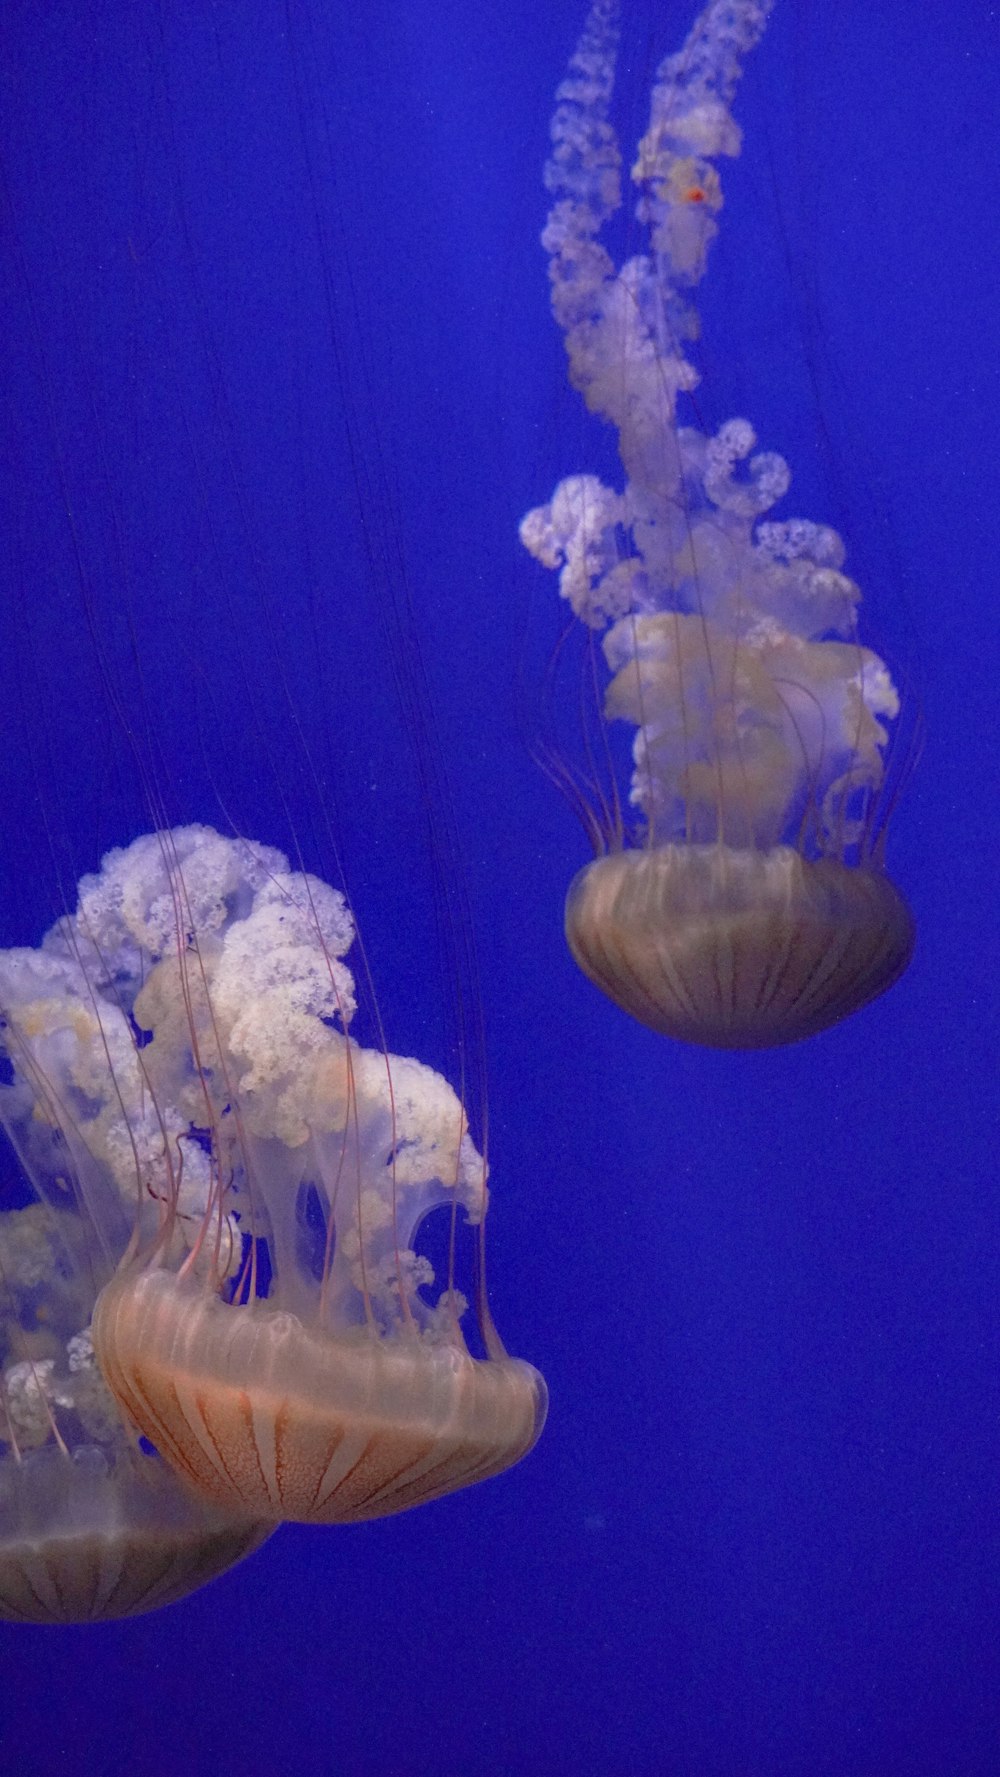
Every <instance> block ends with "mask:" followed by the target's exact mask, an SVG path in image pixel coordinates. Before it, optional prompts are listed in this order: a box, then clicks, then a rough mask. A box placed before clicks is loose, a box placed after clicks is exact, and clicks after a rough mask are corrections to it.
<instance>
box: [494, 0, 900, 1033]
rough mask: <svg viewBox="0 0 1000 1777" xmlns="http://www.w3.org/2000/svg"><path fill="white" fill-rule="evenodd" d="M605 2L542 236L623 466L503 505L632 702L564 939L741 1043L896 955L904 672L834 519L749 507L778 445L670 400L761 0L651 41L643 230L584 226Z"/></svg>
mask: <svg viewBox="0 0 1000 1777" xmlns="http://www.w3.org/2000/svg"><path fill="white" fill-rule="evenodd" d="M616 10H617V9H616V7H615V6H614V5H613V4H611V3H610V0H597V4H595V5H594V7H593V8H592V10H591V13H590V16H589V19H588V22H587V27H586V29H585V32H584V36H583V38H582V39H581V42H580V44H579V46H578V48H577V51H576V54H575V55H574V58H573V61H572V63H571V66H570V71H569V74H568V76H567V79H566V80H565V81H564V82H563V84H562V86H561V87H560V90H559V94H558V106H557V109H556V113H555V116H554V119H553V125H552V136H553V144H554V147H553V154H552V157H551V159H550V161H549V163H548V166H547V168H546V183H547V185H548V187H549V189H550V190H551V191H552V193H553V194H554V197H555V200H556V201H555V204H554V207H553V209H552V211H551V213H550V215H549V219H548V223H547V225H546V229H545V233H544V235H543V237H542V238H543V243H544V245H545V247H546V249H547V251H548V254H549V270H550V277H551V281H552V304H553V310H554V313H555V316H556V319H557V320H558V322H559V324H560V326H561V327H562V329H563V331H564V334H565V339H566V349H567V354H568V357H569V365H570V379H571V381H572V382H573V384H574V385H575V387H576V388H577V389H578V390H579V391H580V393H581V394H582V395H583V397H584V400H585V401H586V403H587V405H588V407H590V408H591V410H592V411H593V412H595V413H597V414H599V415H601V416H603V417H604V418H606V419H608V420H609V421H611V422H612V424H614V425H615V426H616V428H617V430H618V436H619V447H620V455H621V461H622V467H623V470H624V485H623V487H622V488H621V489H620V490H617V491H616V490H614V489H612V488H609V487H606V486H605V485H604V484H603V483H602V482H601V481H599V480H598V478H597V477H596V476H594V475H589V474H581V475H574V476H571V477H569V478H568V479H567V480H565V481H563V482H561V483H560V485H559V487H558V488H557V489H556V491H555V493H554V495H553V497H552V499H551V501H550V502H549V503H548V504H547V505H546V506H542V507H538V508H536V509H535V510H534V511H532V512H529V513H528V515H527V517H526V518H525V519H524V520H523V522H522V525H521V537H522V541H523V542H524V544H525V545H526V547H527V548H528V549H529V550H530V551H531V553H532V554H533V555H535V556H536V557H537V559H538V560H539V561H541V562H542V563H544V565H545V566H547V567H549V568H552V569H555V570H557V571H558V573H559V585H560V592H561V594H562V596H563V597H564V598H565V599H566V600H567V602H568V603H569V605H570V606H571V608H572V610H573V612H574V614H575V616H576V617H577V618H578V619H579V620H580V622H581V624H583V625H585V626H587V627H588V628H589V629H590V630H591V631H592V632H593V633H594V634H597V633H599V632H603V635H602V644H601V648H602V653H603V659H604V663H605V666H606V668H607V672H608V675H609V677H608V681H607V685H606V689H605V692H604V715H605V717H606V718H607V719H608V720H610V721H618V722H623V723H628V724H629V725H630V726H631V727H632V728H633V729H634V730H635V733H634V740H633V747H632V777H631V783H630V786H629V790H628V794H627V796H624V797H622V798H621V799H620V802H621V803H626V804H627V805H628V806H629V807H630V808H631V810H632V811H633V814H632V816H631V817H630V818H625V817H623V816H622V815H621V813H620V803H619V801H618V800H617V799H615V800H614V802H613V807H612V818H610V819H609V820H608V821H606V822H605V823H603V825H604V829H605V830H604V831H603V833H602V841H603V844H604V845H605V846H606V848H607V851H608V855H606V856H603V857H599V858H598V860H597V861H596V862H595V863H594V864H591V865H589V866H588V867H587V868H586V869H585V870H583V871H582V872H581V873H580V874H579V876H578V877H577V878H576V880H575V882H574V883H573V885H572V887H571V889H570V893H569V897H568V902H567V911H566V932H567V938H568V941H569V944H570V948H571V949H572V951H573V954H574V956H575V957H576V960H577V961H578V963H579V964H580V966H581V967H582V968H583V970H584V971H585V973H586V974H588V975H589V976H590V977H591V979H592V980H594V981H595V982H596V983H597V985H598V986H600V987H601V988H603V990H604V991H605V992H606V993H608V994H609V995H610V997H611V998H612V999H614V1000H616V1001H617V1002H618V1003H619V1004H620V1005H621V1006H623V1007H624V1008H625V1009H626V1010H627V1011H629V1012H631V1013H632V1014H633V1015H634V1016H635V1017H637V1018H639V1019H640V1020H641V1021H642V1022H643V1023H646V1024H649V1025H651V1026H652V1027H653V1028H654V1029H656V1030H660V1031H663V1032H664V1033H666V1034H668V1035H670V1036H675V1037H680V1038H682V1039H685V1040H687V1041H691V1042H701V1043H707V1044H711V1045H717V1046H723V1047H758V1046H766V1045H769V1044H774V1043H785V1042H791V1041H794V1040H795V1039H797V1038H799V1037H804V1036H808V1035H811V1034H812V1033H814V1032H815V1031H818V1030H821V1029H823V1028H824V1026H826V1025H829V1024H832V1023H834V1022H836V1021H837V1020H838V1019H840V1018H843V1017H845V1016H846V1015H847V1014H849V1013H850V1012H852V1011H854V1010H856V1009H857V1008H858V1007H860V1006H862V1005H864V1004H865V1002H866V1001H868V1000H870V999H872V998H873V997H875V996H876V995H877V994H879V993H881V992H883V991H884V989H885V988H887V987H888V986H890V985H891V983H892V982H893V981H894V980H895V979H896V978H897V977H898V975H899V974H900V973H901V972H902V970H903V969H904V968H905V966H906V964H907V961H908V960H909V956H910V953H911V950H912V945H913V929H912V922H911V919H910V915H909V912H908V909H907V907H906V905H905V903H904V901H903V900H902V898H901V896H900V895H899V894H898V892H897V891H896V889H895V888H894V887H893V886H892V884H891V883H890V882H889V880H888V878H887V877H886V876H885V875H884V873H883V871H882V868H881V858H882V843H883V839H884V827H885V816H886V797H885V757H886V750H887V747H888V745H889V741H890V737H891V729H892V724H893V722H894V720H895V718H896V717H897V715H898V713H899V698H898V695H897V692H896V689H895V687H894V685H893V683H892V679H891V677H890V675H889V672H888V669H887V668H886V666H885V664H884V663H883V662H882V660H880V659H879V657H878V656H877V655H876V654H875V653H873V652H872V651H871V649H869V648H867V647H865V646H864V645H863V644H862V643H861V642H860V640H859V639H858V626H857V617H858V605H859V601H860V593H859V590H858V588H857V586H856V585H855V584H854V582H853V581H852V580H851V579H849V578H848V576H847V575H846V574H845V573H844V571H843V569H844V560H845V550H844V545H843V542H842V540H841V538H840V537H839V536H838V534H837V533H836V532H835V531H834V530H832V529H831V528H830V527H829V526H826V525H821V524H814V523H812V522H810V521H807V520H800V519H792V520H784V521H780V522H779V521H774V520H767V519H766V518H765V516H764V515H765V514H766V513H767V512H768V511H769V510H770V508H772V507H773V506H774V505H775V504H776V503H777V502H778V501H779V500H780V499H781V498H782V497H783V496H784V494H785V493H786V491H787V488H788V486H789V481H790V475H789V470H788V467H787V465H786V463H785V462H784V460H783V459H782V458H781V457H780V456H778V455H776V454H775V453H774V452H772V451H762V450H758V448H757V440H756V437H755V434H754V430H753V427H752V426H751V425H750V423H749V422H748V421H747V420H744V419H733V420H730V421H728V422H727V423H726V424H725V425H723V426H722V427H721V428H720V430H719V431H718V432H717V433H716V434H715V435H714V436H712V437H706V436H705V435H704V434H703V433H702V432H701V431H699V430H698V429H697V428H696V427H695V426H692V425H685V424H682V423H680V421H679V418H678V402H679V400H683V398H684V397H685V396H686V394H688V393H689V392H690V391H691V390H692V389H693V388H694V387H695V386H696V384H697V381H698V377H697V373H696V371H695V369H694V367H693V365H692V364H691V362H690V361H689V359H688V356H687V350H688V343H689V342H690V341H691V340H692V339H694V338H695V337H696V336H697V332H698V318H697V315H696V313H695V312H694V309H693V307H692V306H691V302H690V296H689V292H690V291H691V289H692V288H694V287H695V286H696V285H697V284H698V283H699V282H700V281H701V278H702V277H703V275H704V272H705V268H706V262H707V255H708V249H709V246H710V244H711V241H712V239H713V237H714V235H715V233H716V232H717V223H716V220H715V218H716V215H717V212H718V210H719V208H720V206H721V203H722V195H721V184H720V179H719V171H718V165H717V162H718V161H719V160H720V158H721V157H723V156H726V155H735V154H738V153H739V149H740V133H739V129H738V127H737V125H736V123H735V121H734V119H733V117H732V114H731V110H730V105H731V101H732V96H733V92H734V90H735V87H736V84H737V81H738V79H739V76H740V73H741V71H742V66H743V59H744V57H745V56H746V54H747V53H748V51H749V50H750V49H751V48H752V47H753V46H754V44H755V43H756V42H757V40H758V38H759V36H760V34H761V32H762V31H763V29H764V26H765V24H766V21H767V16H768V14H769V12H770V0H713V4H710V5H709V6H707V7H706V8H705V10H704V11H703V12H702V13H701V14H700V16H699V17H698V19H697V21H696V23H695V25H694V26H693V28H692V30H691V32H690V34H689V36H688V39H687V41H686V43H685V44H684V46H683V48H682V49H681V50H680V51H679V52H678V53H677V54H676V55H673V56H670V57H668V58H667V60H666V61H665V62H664V63H663V64H662V66H661V67H660V69H659V71H658V74H657V78H656V83H655V85H654V88H653V95H652V110H651V117H650V124H649V129H648V131H647V134H646V135H645V136H644V138H643V140H642V141H641V143H640V144H639V149H638V154H637V159H636V163H635V166H634V168H633V171H632V177H633V180H634V181H635V184H636V186H637V189H638V191H639V203H638V207H637V216H638V219H639V222H640V223H641V224H642V225H643V226H644V227H645V228H646V229H647V231H648V247H647V250H646V251H645V252H643V253H640V254H637V255H635V256H634V257H632V258H630V259H628V260H627V261H626V262H625V263H624V264H623V265H621V266H620V267H616V265H615V264H614V263H613V261H612V260H611V258H610V256H609V255H608V253H607V252H606V250H605V248H604V246H603V245H602V244H601V239H600V236H601V233H602V231H603V229H604V227H605V224H606V223H607V222H608V221H609V219H610V218H611V217H612V216H613V215H614V214H615V212H616V211H617V210H618V209H619V208H620V205H621V188H620V155H619V149H618V144H617V141H616V138H615V135H614V132H613V130H612V128H611V125H610V124H609V122H608V105H609V99H610V95H611V89H612V84H613V78H614V63H615V51H616Z"/></svg>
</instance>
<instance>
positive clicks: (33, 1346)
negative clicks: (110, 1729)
mask: <svg viewBox="0 0 1000 1777" xmlns="http://www.w3.org/2000/svg"><path fill="white" fill-rule="evenodd" d="M47 943H48V944H49V945H50V946H51V948H46V947H45V946H43V948H42V949H41V950H39V951H31V950H12V951H4V952H0V1007H2V1013H0V1058H2V1062H3V1065H4V1073H3V1077H2V1083H0V1125H2V1129H3V1132H4V1134H3V1136H0V1141H3V1142H4V1143H5V1151H4V1156H3V1158H4V1162H5V1164H4V1168H3V1174H2V1188H0V1617H2V1618H4V1619H5V1620H7V1621H10V1622H31V1623H53V1624H60V1623H87V1622H96V1621H103V1620H107V1619H109V1618H117V1617H127V1616H135V1615H139V1614H141V1613H143V1612H146V1611H151V1610H156V1609H159V1608H160V1607H161V1606H162V1605H166V1604H170V1603H173V1602H174V1601H175V1600H177V1599H180V1598H183V1597H185V1596H187V1595H188V1594H189V1593H191V1592H193V1591H195V1590H197V1589H198V1588H199V1587H200V1586H202V1585H204V1584H205V1583H206V1582H207V1581H208V1580H211V1579H213V1578H214V1577H215V1576H216V1575H218V1574H221V1573H223V1572H224V1571H225V1570H226V1569H227V1568H229V1567H232V1566H233V1565H234V1564H235V1563H236V1562H238V1561H240V1560H241V1559H242V1558H243V1557H244V1556H245V1555H248V1554H249V1553H250V1552H251V1551H252V1550H253V1549H255V1548H257V1547H258V1546H259V1545H260V1543H262V1542H263V1541H264V1539H265V1537H266V1536H268V1535H269V1534H270V1531H271V1529H272V1528H273V1526H272V1525H271V1524H270V1523H267V1524H264V1523H261V1522H259V1521H251V1520H250V1519H249V1518H248V1517H247V1516H246V1514H245V1513H242V1512H234V1511H233V1510H231V1509H230V1510H219V1509H218V1508H216V1507H213V1506H211V1505H206V1504H205V1503H204V1502H203V1501H200V1500H198V1499H196V1498H195V1497H193V1496H192V1495H191V1494H190V1493H189V1492H188V1490H187V1489H185V1487H184V1486H183V1485H182V1484H181V1483H180V1482H179V1481H178V1479H177V1477H176V1476H175V1475H174V1473H173V1472H172V1471H171V1470H170V1468H169V1467H168V1466H167V1464H166V1463H165V1462H163V1461H162V1459H161V1458H160V1457H158V1456H157V1455H156V1454H155V1453H153V1452H152V1451H150V1450H148V1449H146V1448H144V1447H143V1446H142V1445H141V1443H140V1441H139V1440H138V1438H137V1437H136V1436H135V1434H134V1433H133V1431H132V1430H131V1428H130V1426H129V1425H128V1424H127V1423H126V1421H125V1420H124V1419H123V1417H122V1414H121V1412H120V1410H119V1409H118V1407H117V1405H116V1403H115V1401H114V1398H113V1396H112V1394H111V1393H110V1391H109V1389H108V1387H107V1385H106V1383H105V1382H104V1380H103V1377H102V1376H101V1373H100V1369H99V1367H98V1365H97V1362H96V1359H95V1356H94V1348H93V1341H92V1338H91V1326H90V1323H91V1315H92V1311H93V1307H94V1301H95V1297H96V1294H97V1291H98V1289H99V1288H100V1286H101V1284H102V1283H103V1282H104V1281H106V1280H107V1278H108V1277H109V1276H110V1275H111V1273H112V1271H113V1267H114V1263H115V1260H116V1258H118V1257H120V1256H121V1254H122V1253H123V1251H124V1249H125V1246H126V1243H127V1238H128V1230H129V1227H130V1226H131V1224H132V1221H133V1219H134V1213H135V1206H134V1191H135V1172H134V1167H131V1168H129V1169H128V1171H127V1173H123V1172H122V1169H121V1167H120V1166H119V1165H117V1164H116V1161H115V1158H114V1156H115V1153H116V1150H117V1152H118V1153H119V1155H120V1153H121V1148H120V1136H121V1133H122V1131H121V1127H120V1123H121V1117H122V1112H123V1107H124V1106H125V1105H126V1104H127V1103H128V1102H129V1098H130V1093H131V1091H132V1088H133V1087H134V1086H135V1085H136V1079H135V1069H134V1067H132V1068H130V1067H129V1065H128V1060H127V1057H128V1055H129V1051H130V1050H131V1047H132V1045H131V1040H130V1037H129V1033H128V1032H127V1030H126V1029H125V1028H124V1027H123V1026H124V1021H123V1019H122V1017H121V1014H120V1013H119V1012H118V1011H117V1009H116V1008H115V1007H113V1006H112V1005H110V1004H108V1005H105V1006H103V1007H102V1008H101V1010H100V1014H99V1015H98V1014H97V1012H96V1010H95V1007H94V1004H93V1002H92V1000H91V999H90V996H89V995H88V993H87V990H86V983H85V980H84V977H83V973H82V971H81V970H80V969H79V967H78V966H77V965H76V964H75V962H74V961H73V959H72V958H71V957H69V956H67V955H64V954H60V948H61V939H60V937H59V935H58V934H52V935H50V939H49V940H48V941H47ZM112 1054H114V1055H115V1057H116V1078H117V1080H118V1082H119V1085H120V1102H119V1105H118V1108H117V1117H116V1115H115V1112H114V1111H113V1110H112V1109H111V1107H110V1106H109V1105H108V1104H107V1103H104V1104H102V1102H101V1097H100V1082H101V1081H102V1080H103V1079H104V1078H105V1077H106V1075H107V1070H108V1066H109V1057H110V1056H111V1055H112ZM132 1110H133V1112H134V1110H135V1105H134V1103H133V1105H132ZM133 1122H134V1125H135V1129H136V1132H137V1133H136V1140H137V1141H138V1140H139V1139H140V1137H139V1120H138V1119H137V1118H136V1117H135V1116H134V1115H133ZM152 1146H155V1143H154V1144H152ZM150 1157H151V1156H150ZM120 1186H122V1187H123V1188H119V1187H120Z"/></svg>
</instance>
